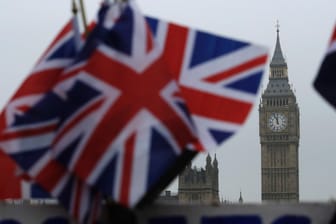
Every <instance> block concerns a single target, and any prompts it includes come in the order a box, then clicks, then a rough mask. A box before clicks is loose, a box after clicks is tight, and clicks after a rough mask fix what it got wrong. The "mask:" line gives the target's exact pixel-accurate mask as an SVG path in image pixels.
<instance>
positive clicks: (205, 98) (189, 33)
mask: <svg viewBox="0 0 336 224" xmlns="http://www.w3.org/2000/svg"><path fill="white" fill-rule="evenodd" d="M147 21H148V23H149V25H150V27H151V29H152V31H153V33H154V35H155V38H156V40H157V41H158V42H159V43H161V44H162V45H164V57H165V59H166V62H167V64H168V66H169V68H170V70H171V73H172V74H174V76H175V78H176V79H177V80H178V85H179V87H180V88H181V91H182V95H183V97H184V99H185V100H186V104H187V107H188V109H189V111H190V113H191V116H192V118H193V121H194V123H195V125H196V129H197V131H198V137H199V139H200V141H201V142H202V143H203V146H204V149H205V150H213V149H216V148H218V146H219V145H221V144H222V143H223V142H224V141H225V140H227V139H228V138H229V137H230V136H232V135H233V134H234V133H235V132H236V131H238V129H239V128H240V127H241V126H242V124H243V123H244V121H245V120H246V118H247V117H248V114H249V112H250V110H251V109H252V107H253V104H254V102H255V100H256V95H257V92H258V88H259V86H260V81H261V79H262V75H263V72H264V68H265V63H266V61H267V56H268V52H267V49H266V48H264V47H261V46H258V45H254V44H251V43H246V42H242V41H238V40H234V39H231V38H225V37H220V36H217V35H213V34H209V33H206V32H203V31H199V30H195V29H191V28H188V27H184V26H180V25H177V24H173V23H167V22H164V21H161V20H157V19H154V18H147Z"/></svg>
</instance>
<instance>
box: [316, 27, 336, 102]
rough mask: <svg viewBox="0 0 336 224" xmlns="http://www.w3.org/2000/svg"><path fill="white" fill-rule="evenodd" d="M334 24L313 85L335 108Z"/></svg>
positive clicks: (335, 39)
mask: <svg viewBox="0 0 336 224" xmlns="http://www.w3.org/2000/svg"><path fill="white" fill-rule="evenodd" d="M335 61H336V26H335V27H334V30H333V33H332V35H331V38H330V41H329V46H328V49H327V52H326V54H325V56H324V59H323V61H322V63H321V66H320V69H319V71H318V74H317V76H316V78H315V80H314V83H313V85H314V87H315V89H316V90H317V91H318V92H319V94H320V95H321V96H322V97H323V98H324V99H325V100H326V101H327V102H328V103H329V104H331V105H332V106H333V107H334V108H336V92H335V87H336V75H335V73H336V66H335Z"/></svg>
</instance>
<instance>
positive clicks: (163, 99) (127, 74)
mask: <svg viewBox="0 0 336 224" xmlns="http://www.w3.org/2000/svg"><path fill="white" fill-rule="evenodd" d="M118 4H120V5H118V8H119V9H120V10H122V11H121V13H120V14H118V13H117V14H118V16H119V15H120V16H119V17H118V19H117V20H116V19H115V17H114V16H111V15H115V13H116V8H115V7H112V6H115V5H113V4H108V5H107V4H105V5H103V7H102V8H101V10H100V12H99V16H98V18H99V20H98V23H97V25H96V26H95V28H94V29H93V30H92V32H90V35H89V36H88V38H87V40H86V42H85V44H84V46H83V48H82V49H81V51H80V52H79V53H78V55H76V56H75V59H74V61H73V63H72V64H71V66H70V67H69V66H67V69H66V70H64V69H63V70H62V73H61V74H60V75H58V77H57V80H56V81H55V82H53V85H52V89H50V88H49V89H47V90H45V92H43V97H40V98H39V100H38V101H35V103H34V104H33V106H31V107H29V109H26V110H25V111H24V112H23V113H20V114H16V115H15V116H13V118H12V120H11V122H10V123H8V125H7V126H6V129H4V131H3V132H2V134H1V136H0V146H1V148H2V149H3V151H4V152H6V153H7V154H8V155H10V156H11V158H13V159H14V160H15V161H16V162H17V163H18V164H19V165H20V167H21V168H22V169H23V170H24V172H26V173H27V174H28V175H29V176H30V177H32V178H33V179H34V181H36V182H37V183H38V184H40V185H41V186H42V187H43V188H44V189H46V190H47V191H48V192H50V193H51V195H53V196H55V197H57V198H58V199H59V200H60V201H62V202H64V204H65V207H66V208H67V209H68V210H69V211H70V213H71V214H72V215H73V216H74V217H76V219H77V220H79V221H80V222H85V221H87V220H88V219H89V215H90V214H89V213H88V211H89V210H91V208H92V207H96V205H97V203H98V201H99V197H102V196H107V197H108V198H111V199H112V200H113V201H115V202H117V203H119V204H121V205H124V206H127V207H134V206H137V205H138V204H139V203H140V202H141V200H143V199H144V198H145V197H146V196H147V195H148V194H150V192H151V191H154V189H155V187H156V186H159V185H160V184H159V183H161V182H162V179H164V178H165V176H167V175H168V174H170V175H171V174H172V170H174V167H175V166H176V164H180V165H181V163H178V161H179V162H180V158H183V156H184V155H185V154H186V153H187V152H190V151H194V152H196V151H204V150H205V149H204V148H206V150H209V149H211V148H214V147H215V146H218V145H219V144H221V143H222V142H223V141H224V140H225V139H227V138H228V137H229V136H231V135H232V134H233V133H234V132H235V131H237V129H238V128H239V127H240V126H241V125H242V123H243V122H244V120H245V119H246V117H247V115H248V112H249V110H250V109H251V107H252V104H253V102H254V99H255V95H256V93H257V90H258V87H259V83H260V80H261V76H262V71H263V66H264V64H265V62H266V60H267V56H266V51H265V49H264V48H262V47H259V46H255V45H251V44H249V43H244V42H240V41H235V40H230V39H228V38H221V37H218V36H215V35H211V34H208V33H205V32H201V31H197V30H193V29H188V28H186V27H182V26H178V25H176V24H172V23H166V22H163V21H159V20H156V19H152V18H148V19H147V20H145V18H144V17H143V16H142V15H141V13H140V11H139V10H138V8H137V6H136V5H135V3H134V1H132V0H130V1H128V2H127V3H125V2H124V3H118ZM119 6H121V7H119ZM199 137H200V139H201V143H202V144H201V143H200V142H199ZM188 162H189V160H188V161H187V160H185V161H183V162H182V166H183V165H185V164H186V163H188ZM173 174H174V175H177V173H176V172H175V173H174V172H173ZM97 191H99V192H100V193H101V194H98V193H97ZM85 192H86V193H85ZM81 196H84V197H81ZM67 201H68V203H66V202H67ZM80 201H84V202H88V203H87V204H85V205H84V206H82V205H81V203H80ZM94 202H95V203H94Z"/></svg>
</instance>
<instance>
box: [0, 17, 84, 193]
mask: <svg viewBox="0 0 336 224" xmlns="http://www.w3.org/2000/svg"><path fill="white" fill-rule="evenodd" d="M74 25H76V20H75V18H73V19H71V20H70V21H69V22H68V23H67V24H66V25H65V26H64V27H63V29H62V30H61V32H59V34H58V35H57V36H56V37H55V39H54V40H53V41H52V43H51V44H50V46H49V47H48V48H47V50H46V51H45V53H43V55H42V56H41V58H40V59H39V60H38V62H37V63H36V65H35V66H34V68H33V70H32V72H31V73H30V74H29V75H28V76H27V78H26V79H25V80H24V82H23V83H22V84H21V86H20V87H19V88H18V90H17V91H16V92H15V94H14V95H13V96H12V98H11V99H10V101H9V102H8V103H7V105H6V106H5V108H4V110H3V111H2V113H1V114H0V130H2V131H3V130H5V129H6V128H7V127H9V126H10V125H11V124H12V123H13V122H14V121H15V119H16V118H18V117H19V116H20V115H22V114H24V113H25V112H26V111H27V110H29V108H31V107H32V105H34V104H35V103H36V102H38V100H39V99H41V97H42V96H43V94H44V93H45V92H46V91H49V90H50V89H51V87H52V86H53V84H54V82H55V81H56V79H57V78H58V76H59V74H60V73H61V72H62V71H63V69H64V68H65V67H67V66H68V65H70V64H71V62H72V61H73V58H74V56H75V55H76V53H77V51H78V46H76V45H75V44H74V43H75V42H76V40H75V38H74V36H75V33H74V30H73V26H74ZM33 129H34V131H35V130H37V127H32V130H31V131H33ZM0 161H1V166H2V168H3V169H2V170H6V172H3V173H2V174H1V175H0V182H1V183H3V185H2V189H1V190H0V198H1V199H6V198H11V199H23V198H26V199H27V198H35V197H39V198H41V197H42V195H43V196H46V195H48V194H47V193H46V192H43V190H41V188H40V187H38V186H37V185H36V184H32V182H31V181H29V180H27V179H25V178H23V177H22V175H21V174H22V172H21V171H20V168H18V167H17V166H16V163H15V162H14V161H12V160H11V159H10V158H9V157H8V156H7V155H5V154H4V153H1V155H0ZM38 192H40V193H38Z"/></svg>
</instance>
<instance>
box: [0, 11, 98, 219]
mask: <svg viewBox="0 0 336 224" xmlns="http://www.w3.org/2000/svg"><path fill="white" fill-rule="evenodd" d="M81 46H82V40H81V37H80V32H79V29H78V24H77V19H76V16H74V17H73V18H72V19H71V20H70V21H69V22H68V23H67V24H66V25H65V26H64V27H63V29H62V30H61V32H60V33H59V34H58V35H57V36H56V38H55V39H54V41H53V42H52V43H51V44H50V46H49V47H48V48H47V50H46V51H45V53H44V54H43V55H42V57H41V58H40V59H39V61H38V63H37V64H36V65H35V67H34V68H33V71H32V72H31V73H30V74H29V76H28V77H27V78H26V80H25V81H24V82H23V84H21V86H20V87H19V89H18V90H17V91H16V93H15V94H14V96H13V97H12V98H11V100H10V101H9V103H8V104H7V105H6V107H5V108H4V110H3V112H2V114H1V115H0V125H1V126H0V128H1V129H0V130H1V131H2V136H1V148H2V149H3V151H4V152H6V153H7V155H6V154H3V152H1V155H0V159H1V163H2V164H1V166H3V168H4V169H6V170H7V171H8V172H7V173H6V174H3V175H1V176H0V182H3V183H6V184H4V185H3V186H2V188H1V189H0V190H1V192H0V197H1V198H2V199H5V198H12V199H13V198H16V199H21V198H33V197H34V198H45V197H54V198H58V199H59V201H60V202H61V203H62V204H63V205H64V206H65V207H66V208H67V209H68V210H69V211H70V213H71V214H72V215H73V216H74V217H75V218H76V219H77V220H79V221H80V222H84V220H86V221H87V220H90V219H92V218H94V219H96V218H97V217H96V215H95V214H94V213H97V212H98V211H99V210H98V208H99V207H98V206H97V204H98V203H100V202H101V197H100V194H98V193H97V192H96V191H93V190H92V189H91V188H90V187H89V186H87V185H86V184H85V183H84V182H82V181H80V180H79V179H78V178H77V177H75V176H73V175H72V174H71V173H69V172H68V171H67V170H66V168H65V167H63V166H62V165H61V164H59V163H57V162H55V161H54V159H53V157H52V155H51V152H50V150H49V149H50V147H51V144H52V141H53V138H54V136H55V133H56V130H57V122H58V121H57V119H58V115H59V114H58V113H56V112H58V111H57V110H54V106H55V105H50V104H49V105H48V107H47V108H46V109H49V110H48V112H46V111H39V108H40V107H39V105H40V104H41V103H40V102H41V101H42V102H43V99H44V98H45V97H48V92H49V91H51V90H52V88H53V86H54V85H55V83H56V81H57V80H58V79H59V78H60V76H61V74H62V72H63V71H64V70H65V69H68V68H70V67H71V65H73V64H74V62H75V58H76V56H77V54H78V52H79V50H80V49H81ZM50 109H51V110H50ZM58 109H60V108H58ZM30 144H33V145H34V147H35V148H34V151H31V152H27V151H25V150H26V149H27V148H29V146H30ZM20 150H21V151H20ZM8 155H10V156H11V158H12V159H14V161H15V162H17V164H18V165H19V167H20V168H18V167H17V166H16V164H15V162H14V161H12V160H11V159H10V158H9V157H8ZM28 167H29V168H31V169H30V170H29V169H28ZM21 170H23V171H21ZM23 176H25V177H26V178H22V177H23ZM57 177H61V178H62V181H63V182H62V184H63V185H62V184H60V183H56V182H55V181H54V180H55V179H56V178H57ZM41 179H47V180H46V182H43V181H41ZM35 182H38V184H36V183H35ZM53 184H58V185H57V190H54V191H53V189H54V188H56V187H55V186H53ZM40 185H41V186H42V187H43V188H41V187H40ZM52 187H53V188H52ZM47 192H48V193H47ZM92 215H93V216H95V217H91V216H92ZM97 215H98V214H97ZM87 223H89V222H87Z"/></svg>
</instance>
